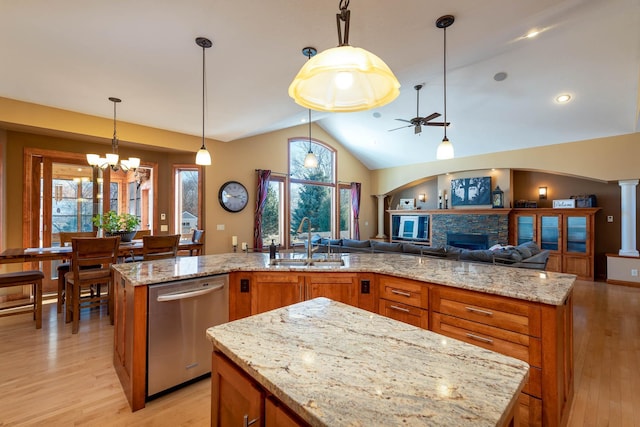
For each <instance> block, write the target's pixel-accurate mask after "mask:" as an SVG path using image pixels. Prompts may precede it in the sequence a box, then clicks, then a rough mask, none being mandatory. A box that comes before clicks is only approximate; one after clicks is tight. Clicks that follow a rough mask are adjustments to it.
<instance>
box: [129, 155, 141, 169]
mask: <svg viewBox="0 0 640 427" xmlns="http://www.w3.org/2000/svg"><path fill="white" fill-rule="evenodd" d="M127 163H128V165H129V169H138V168H139V167H140V159H139V158H137V157H129V161H128V162H127Z"/></svg>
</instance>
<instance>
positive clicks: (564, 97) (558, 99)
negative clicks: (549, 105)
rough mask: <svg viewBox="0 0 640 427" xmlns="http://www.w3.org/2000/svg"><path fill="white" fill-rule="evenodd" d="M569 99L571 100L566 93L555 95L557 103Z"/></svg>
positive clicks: (564, 102) (563, 102)
mask: <svg viewBox="0 0 640 427" xmlns="http://www.w3.org/2000/svg"><path fill="white" fill-rule="evenodd" d="M569 101H571V95H569V94H568V93H563V94H562V95H558V96H556V102H557V103H558V104H566V103H567V102H569Z"/></svg>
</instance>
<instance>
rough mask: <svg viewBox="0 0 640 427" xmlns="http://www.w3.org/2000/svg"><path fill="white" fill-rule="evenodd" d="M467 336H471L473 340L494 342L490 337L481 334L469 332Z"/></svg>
mask: <svg viewBox="0 0 640 427" xmlns="http://www.w3.org/2000/svg"><path fill="white" fill-rule="evenodd" d="M467 338H471V339H472V340H476V341H480V342H483V343H487V344H493V340H492V339H490V338H485V337H481V336H479V335H475V334H470V333H467Z"/></svg>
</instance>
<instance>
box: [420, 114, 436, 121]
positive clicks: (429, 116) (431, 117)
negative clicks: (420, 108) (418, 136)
mask: <svg viewBox="0 0 640 427" xmlns="http://www.w3.org/2000/svg"><path fill="white" fill-rule="evenodd" d="M436 117H440V113H432V114H429V115H428V116H427V117H424V118H423V119H422V123H426V122H428V121H429V120H433V119H435V118H436Z"/></svg>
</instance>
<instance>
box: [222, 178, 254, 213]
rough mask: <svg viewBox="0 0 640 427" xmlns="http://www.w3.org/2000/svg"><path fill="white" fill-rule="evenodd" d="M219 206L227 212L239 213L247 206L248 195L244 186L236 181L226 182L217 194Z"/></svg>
mask: <svg viewBox="0 0 640 427" xmlns="http://www.w3.org/2000/svg"><path fill="white" fill-rule="evenodd" d="M218 201H219V202H220V206H222V207H223V208H224V209H225V210H227V211H229V212H240V211H241V210H242V209H244V208H245V206H247V202H248V201H249V194H248V193H247V189H246V188H245V187H244V185H242V184H240V183H239V182H237V181H227V182H225V183H224V184H222V186H221V187H220V191H219V192H218Z"/></svg>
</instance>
